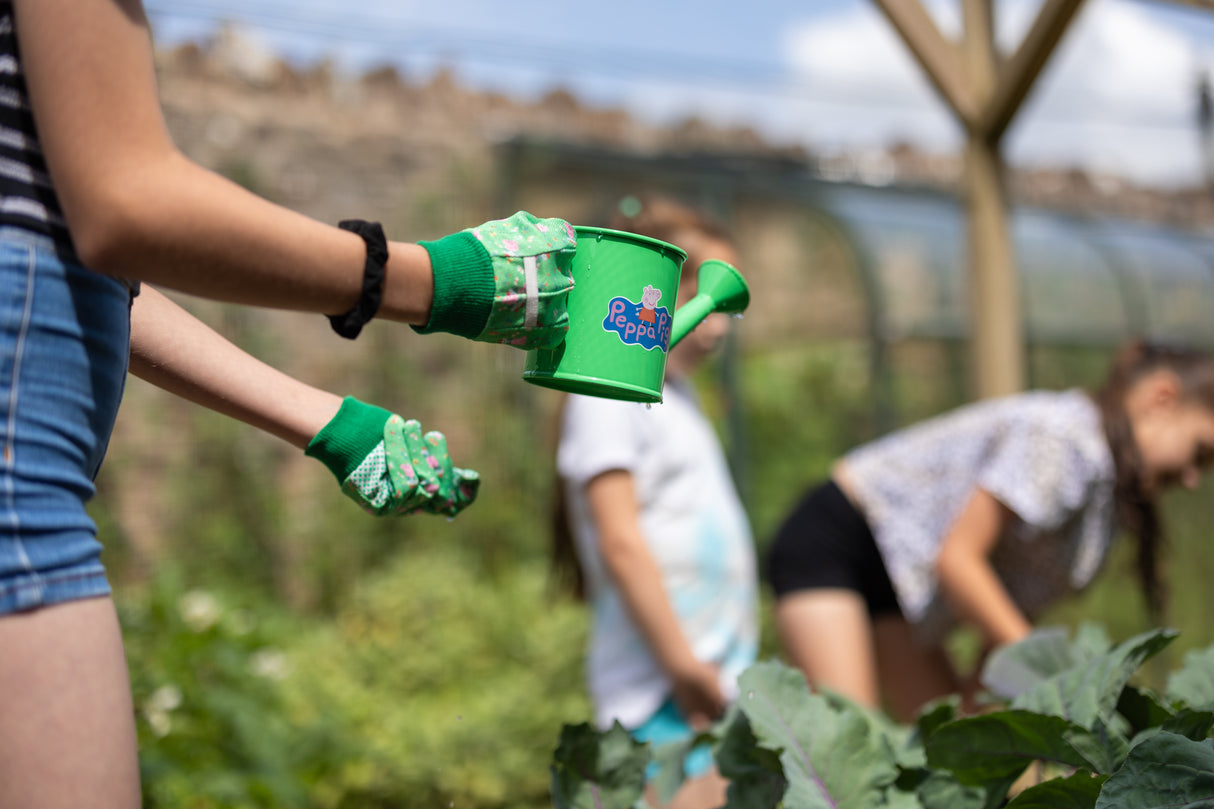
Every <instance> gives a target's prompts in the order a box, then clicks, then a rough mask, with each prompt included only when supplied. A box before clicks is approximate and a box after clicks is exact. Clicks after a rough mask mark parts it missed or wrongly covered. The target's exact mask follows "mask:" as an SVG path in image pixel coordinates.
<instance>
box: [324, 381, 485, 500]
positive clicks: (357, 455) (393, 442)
mask: <svg viewBox="0 0 1214 809" xmlns="http://www.w3.org/2000/svg"><path fill="white" fill-rule="evenodd" d="M304 452H305V454H307V455H308V456H310V457H312V458H316V459H318V460H320V461H321V462H322V463H324V465H325V466H327V467H329V470H330V471H331V472H332V473H333V475H334V476H335V477H336V478H337V482H338V483H340V484H341V490H342V492H344V493H345V495H346V496H347V497H349V498H350V499H352V500H354V502H356V503H358V504H359V505H360V506H361V507H362V508H363V510H364V511H366V512H367V513H369V514H374V515H376V516H382V515H386V514H415V513H417V512H419V511H424V512H427V513H430V514H445V515H447V516H448V517H454V516H455V515H456V514H458V513H459V512H460V511H462V510H463V509H465V508H467V507H468V506H469V505H471V503H472V501H473V500H475V499H476V493H477V489H478V488H479V486H480V476H479V475H477V474H476V472H474V471H473V470H471V469H460V468H458V467H455V466H452V465H451V456H450V455H449V454H448V452H447V439H446V438H444V437H443V434H442V433H438V432H429V433H426V434H425V435H422V430H421V425H420V424H418V422H417V421H416V420H414V419H410V420H408V421H406V420H405V419H403V418H401V417H400V416H397V415H395V414H393V413H389V412H388V411H387V410H384V409H383V408H382V407H376V406H375V405H369V404H365V403H363V402H360V401H359V400H357V399H355V398H354V397H352V396H347V397H346V398H345V399H344V400H343V401H342V404H341V408H340V409H339V410H338V411H337V415H335V416H334V417H333V418H332V420H330V421H329V423H328V424H326V425H325V426H324V428H323V429H322V430H321V431H320V432H319V433H317V434H316V436H315V437H314V438H313V439H312V440H311V441H310V442H309V443H308V446H307V449H306V450H304Z"/></svg>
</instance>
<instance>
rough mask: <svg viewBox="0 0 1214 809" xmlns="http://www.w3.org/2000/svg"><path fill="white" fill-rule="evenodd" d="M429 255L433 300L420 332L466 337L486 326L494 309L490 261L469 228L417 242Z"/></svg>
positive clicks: (471, 336)
mask: <svg viewBox="0 0 1214 809" xmlns="http://www.w3.org/2000/svg"><path fill="white" fill-rule="evenodd" d="M418 244H420V245H421V246H422V247H424V248H426V252H428V253H429V254H430V266H431V268H432V269H433V272H434V303H433V304H432V306H431V308H430V320H429V322H428V323H426V325H425V326H421V327H418V326H414V327H413V330H414V331H416V332H418V333H419V334H430V333H432V332H436V331H445V332H450V333H452V334H458V335H460V336H461V337H467V338H469V339H474V338H476V336H477V335H479V334H480V333H481V332H482V331H484V329H485V323H486V322H488V320H489V313H490V312H491V311H492V310H493V295H494V292H495V291H496V289H495V285H494V282H493V260H492V259H491V258H490V257H489V252H488V251H487V250H486V249H485V248H484V246H483V245H482V244H481V243H480V240H478V239H477V238H476V237H475V236H473V235H472V233H471V232H470V231H466V230H463V231H460V232H459V233H453V234H451V235H450V236H444V237H443V238H441V239H438V240H436V241H432V242H418Z"/></svg>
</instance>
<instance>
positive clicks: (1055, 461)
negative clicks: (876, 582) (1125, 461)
mask: <svg viewBox="0 0 1214 809" xmlns="http://www.w3.org/2000/svg"><path fill="white" fill-rule="evenodd" d="M844 463H845V466H846V471H847V475H848V479H849V483H850V487H851V494H852V495H853V496H854V497H855V498H856V500H857V502H858V504H859V505H860V508H861V510H862V511H863V512H864V514H865V516H866V517H867V518H868V522H869V525H870V526H871V527H872V530H873V535H874V537H875V539H876V541H877V547H878V548H879V549H880V551H881V555H882V558H883V559H884V561H885V566H886V569H887V570H888V571H889V576H890V580H891V581H892V583H893V585H894V591H895V592H896V593H897V595H898V600H899V602H900V604H901V606H902V611H903V613H904V614H905V615H906V618H907V620H909V621H910V622H911V623H912V624H915V625H916V627H917V629H918V630H919V634H920V635H921V637H922V638H923V639H924V640H925V641H933V642H934V641H938V640H940V639H941V638H942V637H943V635H944V633H945V632H946V631H947V630H948V629H950V628H951V627H952V626H954V625H955V623H956V619H955V616H954V615H953V614H952V612H951V610H950V609H949V607H948V605H947V603H945V600H944V598H943V596H942V594H941V593H940V591H939V588H938V583H937V580H936V576H935V572H934V562H935V559H936V555H937V553H938V551H939V549H940V545H941V543H942V541H943V539H944V537H945V535H946V534H947V532H948V530H949V528H950V527H951V526H952V524H953V522H954V521H955V520H956V518H957V517H958V515H959V514H960V512H961V510H962V508H963V507H964V506H965V504H966V503H967V502H968V500H969V498H970V496H971V495H972V493H973V491H974V489H975V488H976V487H977V488H982V489H984V490H985V491H987V492H989V493H990V494H992V495H994V497H995V498H996V499H997V500H999V501H1000V502H1001V503H1003V504H1004V505H1005V506H1007V507H1008V508H1009V509H1010V510H1011V511H1012V512H1013V515H1014V516H1013V519H1012V522H1011V524H1010V526H1009V527H1008V529H1007V531H1006V533H1005V535H1004V536H1003V537H1002V538H1001V539H1000V542H999V543H998V545H997V546H996V548H995V551H994V552H993V554H992V557H991V562H992V565H993V567H994V569H995V572H996V573H997V574H998V576H999V578H1000V579H1001V580H1002V582H1003V584H1004V586H1005V587H1006V588H1007V590H1008V593H1009V594H1010V595H1011V597H1012V600H1013V601H1014V602H1015V603H1016V604H1017V605H1019V607H1020V609H1022V610H1023V611H1024V612H1025V614H1026V615H1027V616H1028V617H1029V618H1030V619H1031V618H1033V617H1034V616H1035V615H1036V614H1038V613H1040V612H1041V610H1043V609H1044V608H1045V607H1046V606H1048V605H1049V604H1050V603H1052V602H1053V601H1055V600H1056V599H1058V598H1059V597H1060V596H1063V595H1066V594H1068V593H1073V592H1076V591H1078V590H1080V589H1082V588H1083V587H1085V586H1086V585H1087V584H1088V583H1090V582H1091V581H1092V578H1093V577H1094V576H1095V574H1096V572H1097V571H1098V570H1099V569H1100V567H1101V565H1102V564H1103V562H1104V560H1105V558H1106V556H1107V555H1108V551H1109V548H1110V546H1111V544H1112V540H1113V536H1114V524H1115V521H1114V516H1113V479H1114V469H1113V458H1112V454H1111V452H1110V450H1109V446H1108V442H1107V440H1106V439H1105V436H1104V431H1103V428H1102V426H1101V419H1100V412H1099V410H1098V409H1097V407H1096V404H1095V402H1093V401H1092V399H1091V398H1090V397H1089V396H1088V395H1087V394H1086V393H1084V392H1082V391H1079V390H1070V391H1063V392H1047V391H1035V392H1029V393H1023V394H1017V395H1014V396H1009V397H1006V398H1002V399H994V400H987V401H982V402H977V403H974V404H971V405H967V406H964V407H961V408H959V409H957V410H954V411H951V412H949V413H946V414H944V415H941V416H938V417H936V418H934V419H931V420H928V421H926V422H922V423H920V424H917V425H915V426H913V427H910V428H907V429H905V430H900V431H897V432H894V433H891V434H890V435H888V436H885V437H884V438H881V439H878V440H877V441H874V442H872V443H869V444H866V445H864V446H862V447H859V448H857V449H856V450H854V451H852V452H851V453H850V454H848V455H847V456H846V457H845V458H844Z"/></svg>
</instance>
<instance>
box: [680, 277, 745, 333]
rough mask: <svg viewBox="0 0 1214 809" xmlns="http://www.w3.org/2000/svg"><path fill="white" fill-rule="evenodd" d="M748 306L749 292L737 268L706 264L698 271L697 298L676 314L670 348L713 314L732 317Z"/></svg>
mask: <svg viewBox="0 0 1214 809" xmlns="http://www.w3.org/2000/svg"><path fill="white" fill-rule="evenodd" d="M749 305H750V288H749V287H748V286H747V285H746V279H745V278H743V277H742V274H741V273H740V272H738V270H737V268H735V267H734V266H733V265H732V264H728V263H726V262H724V261H717V260H716V259H712V260H709V261H705V262H704V263H703V264H701V265H700V269H699V270H697V271H696V295H695V297H694V298H692V299H691V300H689V301H688V302H687V303H685V304H683V305H682V306H680V307H679V308H678V309H677V310H676V311H675V313H674V322H673V323H672V324H671V327H670V347H671V348H674V347H675V346H676V345H677V344H678V342H679V341H680V340H682V339H683V338H684V337H686V336H687V335H688V334H690V333H691V330H692V329H694V328H695V327H696V326H698V325H700V323H701V322H702V321H703V320H704V318H706V317H708V316H709V315H711V314H712V313H713V312H725V313H728V314H733V313H735V312H742V311H744V310H745V309H746V307H747V306H749Z"/></svg>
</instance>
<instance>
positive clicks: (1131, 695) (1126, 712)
mask: <svg viewBox="0 0 1214 809" xmlns="http://www.w3.org/2000/svg"><path fill="white" fill-rule="evenodd" d="M1117 713H1119V714H1121V715H1122V716H1124V717H1125V719H1126V721H1127V722H1129V723H1130V729H1129V733H1130V735H1131V736H1132V735H1134V734H1136V733H1141V732H1142V731H1144V730H1146V729H1147V728H1158V727H1160V726H1161V725H1163V723H1164V722H1166V721H1168V720H1169V719H1171V718H1172V716H1173V714H1174V712H1173V710H1172V708H1171V707H1170V706H1168V705H1166V704H1165V703H1164V701H1163V699H1162V698H1161V697H1160V696H1159V695H1158V694H1156V693H1155V692H1153V691H1151V690H1150V689H1147V688H1140V687H1139V686H1135V685H1127V686H1126V687H1125V688H1124V689H1123V690H1122V692H1121V697H1120V698H1119V699H1118V700H1117Z"/></svg>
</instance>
